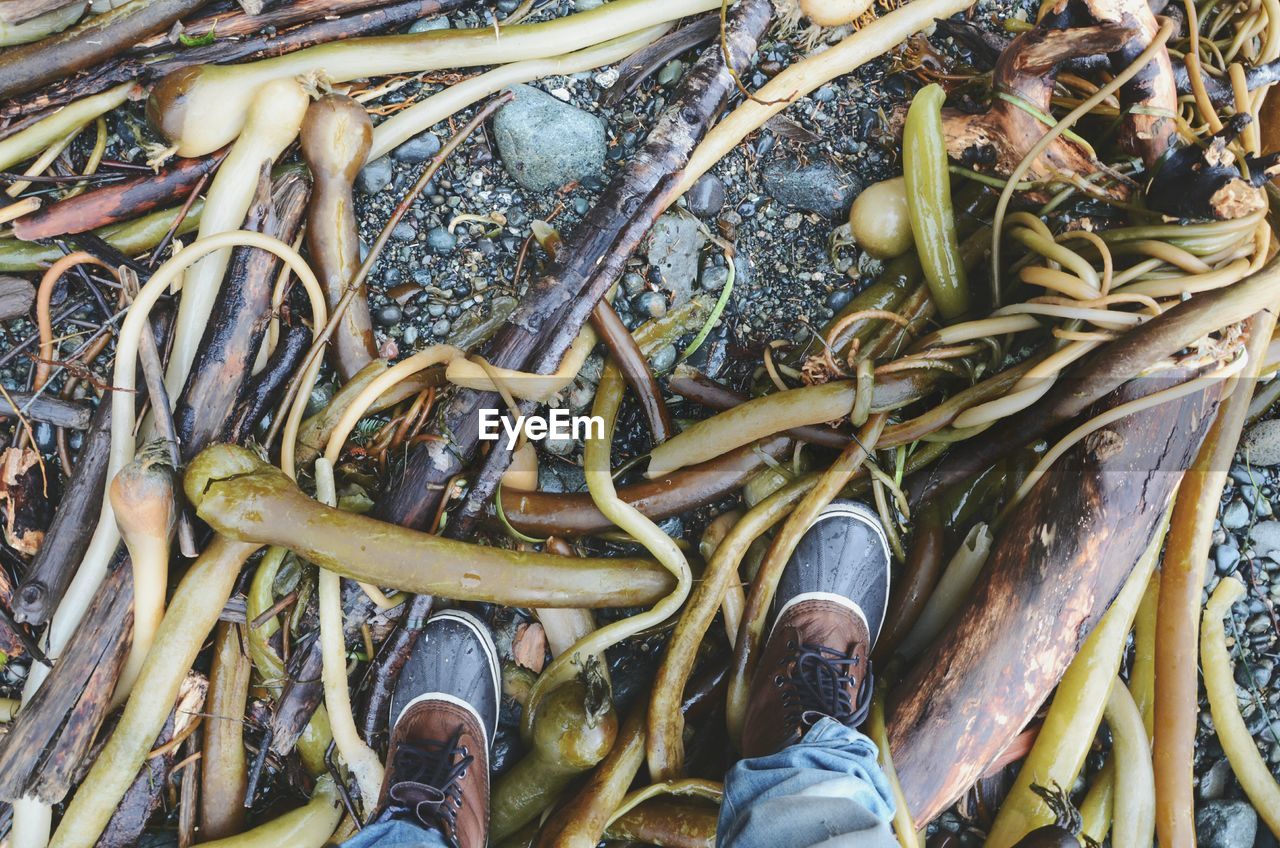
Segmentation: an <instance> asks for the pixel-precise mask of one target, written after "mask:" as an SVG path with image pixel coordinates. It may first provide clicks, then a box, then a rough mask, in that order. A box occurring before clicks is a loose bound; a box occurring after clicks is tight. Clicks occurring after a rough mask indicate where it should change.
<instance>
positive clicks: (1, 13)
mask: <svg viewBox="0 0 1280 848" xmlns="http://www.w3.org/2000/svg"><path fill="white" fill-rule="evenodd" d="M72 2H82V0H0V21H4V22H6V23H10V24H20V23H22V22H23V21H29V20H31V19H32V18H38V17H40V16H41V15H43V14H46V13H48V12H52V11H55V10H56V9H61V8H64V7H66V6H70V5H71V4H72Z"/></svg>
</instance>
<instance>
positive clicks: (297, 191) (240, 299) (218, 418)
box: [174, 165, 309, 458]
mask: <svg viewBox="0 0 1280 848" xmlns="http://www.w3.org/2000/svg"><path fill="white" fill-rule="evenodd" d="M308 193H309V183H308V180H307V178H306V177H305V176H303V175H302V174H301V173H299V172H296V171H290V172H288V173H286V174H284V175H283V176H281V177H280V178H279V179H277V180H276V181H275V182H274V184H273V183H272V180H271V172H270V168H269V165H264V166H263V170H262V176H261V179H260V181H259V184H258V194H257V196H256V198H255V200H254V202H253V205H252V206H251V207H250V209H249V214H248V217H247V219H246V222H245V227H246V228H247V229H250V230H254V231H256V232H264V233H266V234H267V235H269V236H273V237H275V238H277V239H280V240H281V241H283V242H285V243H291V242H292V241H293V240H294V239H295V238H296V236H297V234H298V228H299V227H300V226H301V223H302V216H303V213H304V212H305V209H306V205H307V196H308ZM273 197H274V200H273ZM279 269H280V260H279V259H278V258H277V257H276V256H275V254H272V253H269V252H268V251H265V250H259V249H257V248H247V247H240V248H236V250H235V251H234V252H233V254H232V260H231V266H230V268H229V269H228V272H227V281H226V284H225V285H223V286H222V288H221V289H220V290H219V292H218V299H217V300H216V301H215V302H214V307H213V315H212V318H211V320H210V322H209V325H208V327H207V328H206V329H205V333H204V338H203V339H201V341H200V348H199V351H198V352H197V353H196V358H195V361H194V363H193V364H192V367H191V375H190V376H189V377H188V378H187V384H186V386H185V387H184V388H183V390H182V395H181V396H180V397H179V399H178V406H177V409H176V410H175V412H174V417H175V418H176V420H177V425H178V434H179V436H180V438H181V440H182V453H183V456H184V457H186V458H190V457H192V456H195V455H196V454H197V453H199V452H200V451H201V450H203V449H204V448H206V447H208V446H209V444H210V443H212V442H214V441H217V440H219V439H220V438H222V436H223V435H224V433H225V432H226V431H227V430H228V428H229V427H230V426H231V425H232V421H233V417H234V414H235V409H236V407H237V404H238V402H239V401H240V399H241V398H242V396H243V395H244V394H245V392H246V391H247V389H248V385H247V383H248V380H249V377H250V370H251V369H252V368H253V363H254V360H255V359H256V358H257V355H258V349H259V348H260V347H261V346H262V340H263V338H264V337H265V336H266V331H267V322H268V319H269V318H270V313H271V294H272V290H273V288H274V287H275V283H276V276H277V273H278V271H279Z"/></svg>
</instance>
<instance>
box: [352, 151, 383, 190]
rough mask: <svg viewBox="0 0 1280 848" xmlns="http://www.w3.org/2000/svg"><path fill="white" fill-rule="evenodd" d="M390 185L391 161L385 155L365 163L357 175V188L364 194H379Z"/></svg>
mask: <svg viewBox="0 0 1280 848" xmlns="http://www.w3.org/2000/svg"><path fill="white" fill-rule="evenodd" d="M389 185H391V163H390V162H389V161H387V157H385V156H383V157H382V158H380V159H374V160H373V161H372V162H370V163H369V164H368V165H365V166H364V167H363V168H361V169H360V173H359V174H358V175H357V176H356V188H357V189H359V190H360V191H361V192H363V193H364V194H377V193H378V192H380V191H382V190H383V189H384V188H386V187H387V186H389Z"/></svg>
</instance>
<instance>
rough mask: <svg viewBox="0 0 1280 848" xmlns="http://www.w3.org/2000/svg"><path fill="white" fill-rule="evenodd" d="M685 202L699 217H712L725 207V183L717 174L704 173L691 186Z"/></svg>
mask: <svg viewBox="0 0 1280 848" xmlns="http://www.w3.org/2000/svg"><path fill="white" fill-rule="evenodd" d="M684 202H685V204H686V205H688V207H689V211H690V212H692V213H693V214H695V215H697V216H698V217H699V218H711V217H713V216H715V215H716V214H717V213H718V212H719V211H720V210H721V209H722V208H723V207H724V183H723V182H722V181H721V180H720V178H719V177H717V176H716V175H715V174H703V175H702V176H701V177H698V181H697V182H695V183H694V184H693V185H692V186H690V187H689V192H688V194H686V195H685V196H684Z"/></svg>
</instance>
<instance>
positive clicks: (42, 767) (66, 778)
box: [0, 560, 133, 804]
mask: <svg viewBox="0 0 1280 848" xmlns="http://www.w3.org/2000/svg"><path fill="white" fill-rule="evenodd" d="M132 609H133V580H132V579H131V577H130V568H129V564H128V561H127V560H125V561H124V562H120V563H117V564H116V566H115V568H114V570H112V571H111V572H109V573H108V575H107V578H106V579H105V580H104V581H103V582H102V586H101V587H100V588H99V589H98V594H97V595H95V596H94V599H93V603H91V604H90V605H89V609H88V610H87V611H86V612H85V617H84V621H83V623H82V624H81V625H80V628H79V630H78V631H77V633H76V638H75V639H73V640H71V643H70V644H69V645H68V646H67V650H66V651H65V652H64V653H63V655H62V656H61V657H60V658H59V659H58V662H57V664H56V665H54V667H53V671H52V672H50V673H49V677H48V679H47V680H45V682H44V685H43V686H41V687H40V689H39V690H38V691H37V692H36V694H35V695H34V696H33V697H32V698H31V701H30V703H28V704H26V705H25V706H24V707H23V709H22V711H21V712H19V713H18V717H17V718H16V719H15V720H14V722H13V724H12V725H10V727H9V732H8V733H7V734H6V735H5V736H4V737H0V800H5V801H10V802H12V801H16V800H18V799H19V798H21V797H23V796H25V795H28V794H30V795H34V796H35V797H37V798H39V799H41V800H42V801H45V802H46V803H50V804H52V803H56V802H58V801H61V800H62V798H63V797H64V796H65V795H66V794H67V791H68V790H69V789H70V788H71V783H72V779H73V776H74V774H75V771H76V769H77V768H78V767H79V766H80V764H81V762H82V761H83V760H84V757H85V754H86V753H87V752H88V750H89V746H90V745H91V744H92V743H93V740H94V737H95V736H96V735H97V733H98V728H100V727H101V726H102V722H103V719H105V718H106V715H107V707H108V706H109V705H110V703H111V693H112V691H113V690H114V689H115V685H116V680H117V679H118V677H119V674H120V667H121V666H122V665H123V663H124V658H125V654H126V653H127V652H128V649H129V641H130V638H131V636H132V633H133V614H132Z"/></svg>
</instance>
